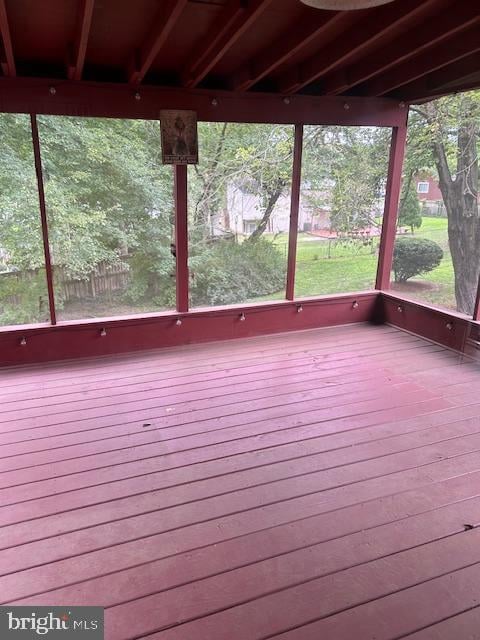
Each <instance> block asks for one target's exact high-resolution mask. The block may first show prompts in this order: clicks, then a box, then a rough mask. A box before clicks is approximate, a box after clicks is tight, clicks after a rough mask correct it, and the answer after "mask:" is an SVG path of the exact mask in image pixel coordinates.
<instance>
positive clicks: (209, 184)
mask: <svg viewBox="0 0 480 640" xmlns="http://www.w3.org/2000/svg"><path fill="white" fill-rule="evenodd" d="M227 127H228V123H227V122H225V123H224V124H223V126H222V129H221V131H220V135H219V138H218V140H217V145H216V148H215V152H214V154H213V158H212V160H211V162H210V164H209V165H208V166H207V168H206V170H205V172H204V173H203V174H201V173H200V170H199V168H198V166H197V165H195V166H196V170H197V175H198V176H199V177H200V179H201V181H202V183H203V187H204V189H203V193H202V198H201V200H200V201H199V202H197V206H196V208H195V216H194V222H195V225H198V226H201V227H202V229H203V234H204V236H205V237H206V236H208V235H209V233H210V221H211V218H212V216H213V215H214V214H215V213H216V212H217V211H216V209H217V207H218V198H217V196H216V193H215V192H216V190H217V188H218V182H219V179H220V177H221V174H222V168H221V165H220V160H221V158H222V152H223V147H224V144H225V140H226V137H227Z"/></svg>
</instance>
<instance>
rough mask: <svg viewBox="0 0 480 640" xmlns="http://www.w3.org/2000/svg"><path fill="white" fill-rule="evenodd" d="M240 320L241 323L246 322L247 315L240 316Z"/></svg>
mask: <svg viewBox="0 0 480 640" xmlns="http://www.w3.org/2000/svg"><path fill="white" fill-rule="evenodd" d="M239 320H240V322H245V320H246V318H245V314H244V313H241V314H240V318H239Z"/></svg>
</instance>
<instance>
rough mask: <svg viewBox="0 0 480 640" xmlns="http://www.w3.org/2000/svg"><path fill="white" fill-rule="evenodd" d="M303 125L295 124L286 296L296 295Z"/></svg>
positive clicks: (289, 297) (292, 296) (290, 297)
mask: <svg viewBox="0 0 480 640" xmlns="http://www.w3.org/2000/svg"><path fill="white" fill-rule="evenodd" d="M302 152H303V125H302V124H296V125H295V141H294V147H293V169H292V189H291V192H292V196H291V201H290V230H289V234H288V262H287V286H286V296H285V297H286V298H287V300H293V298H294V296H295V268H296V262H297V235H298V210H299V206H300V184H301V179H302Z"/></svg>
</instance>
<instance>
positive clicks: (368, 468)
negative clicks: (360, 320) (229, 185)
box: [0, 325, 480, 640]
mask: <svg viewBox="0 0 480 640" xmlns="http://www.w3.org/2000/svg"><path fill="white" fill-rule="evenodd" d="M0 457H1V460H0V487H1V489H0V498H1V507H0V549H1V550H0V574H1V577H0V600H1V602H2V603H11V604H48V605H80V604H94V605H102V606H104V607H106V611H105V620H106V637H107V638H108V639H109V640H121V639H125V640H126V639H127V638H129V639H131V638H140V637H142V638H143V637H147V638H151V639H152V640H153V639H155V640H259V639H267V638H278V639H281V640H320V639H321V640H354V639H355V640H366V639H373V638H375V640H387V639H388V640H393V639H398V638H406V637H408V638H411V639H412V640H413V639H414V640H433V639H435V640H438V639H441V640H442V639H445V640H452V639H453V638H459V639H461V640H466V639H479V638H480V527H479V528H476V527H477V525H479V524H480V367H479V365H478V364H474V363H472V362H471V361H466V360H465V359H463V358H461V357H460V356H457V355H455V354H453V353H451V352H449V351H447V350H445V349H443V348H442V347H439V346H435V345H433V344H430V343H428V342H426V341H423V340H421V339H418V338H415V337H413V336H411V335H408V334H405V333H402V332H399V331H397V330H395V329H393V328H391V327H388V326H382V327H373V326H367V325H352V326H349V327H337V328H332V329H321V330H313V331H306V332H299V333H295V334H292V333H290V334H284V335H275V336H267V337H262V338H255V339H250V340H241V341H232V342H229V343H215V344H208V345H201V346H192V347H183V348H176V349H171V350H165V351H163V352H162V351H157V352H148V353H145V352H144V353H139V354H134V355H128V356H121V357H116V358H104V359H94V360H82V361H75V362H68V363H57V364H52V365H47V366H29V367H24V368H18V369H4V370H1V371H0Z"/></svg>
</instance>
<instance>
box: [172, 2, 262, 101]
mask: <svg viewBox="0 0 480 640" xmlns="http://www.w3.org/2000/svg"><path fill="white" fill-rule="evenodd" d="M272 2H273V0H230V1H229V2H228V3H227V4H226V5H225V8H224V9H223V10H222V12H221V14H220V15H219V16H218V18H217V20H216V21H215V22H214V23H213V25H212V28H211V29H210V30H209V32H208V33H207V35H206V37H205V38H204V39H203V41H202V42H201V43H200V45H199V46H198V48H197V49H196V50H195V51H194V52H193V53H192V55H191V56H190V59H191V60H193V61H194V62H193V64H191V65H190V66H189V67H188V68H186V69H185V70H184V71H183V73H182V85H183V86H184V87H186V88H189V89H191V88H193V87H196V86H197V85H198V84H199V83H200V82H201V81H202V80H203V79H204V78H205V76H206V75H207V74H208V73H209V72H210V71H211V70H212V69H213V67H214V66H215V65H216V64H217V62H218V61H219V60H220V59H221V58H222V57H223V56H224V55H225V53H226V52H227V51H228V50H229V49H230V48H231V47H232V46H233V45H234V44H235V42H237V40H238V39H239V38H240V37H241V36H242V35H243V34H244V33H245V32H246V31H247V30H248V29H249V27H251V25H252V24H253V23H254V22H255V20H256V19H257V18H258V16H259V15H260V14H261V13H262V12H263V11H264V10H265V9H266V8H267V7H268V6H269V5H270V4H272Z"/></svg>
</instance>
